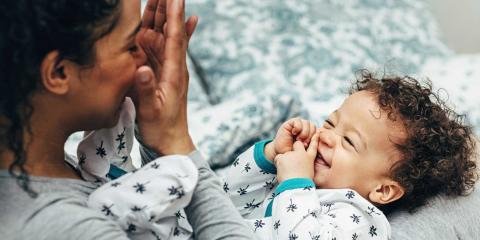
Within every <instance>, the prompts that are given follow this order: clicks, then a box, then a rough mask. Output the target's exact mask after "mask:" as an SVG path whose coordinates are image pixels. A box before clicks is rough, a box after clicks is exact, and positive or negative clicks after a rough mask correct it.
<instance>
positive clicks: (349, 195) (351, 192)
mask: <svg viewBox="0 0 480 240" xmlns="http://www.w3.org/2000/svg"><path fill="white" fill-rule="evenodd" d="M345 197H347V198H348V199H352V198H353V197H355V193H354V192H353V191H348V192H347V194H345Z"/></svg>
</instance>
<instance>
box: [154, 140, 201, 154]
mask: <svg viewBox="0 0 480 240" xmlns="http://www.w3.org/2000/svg"><path fill="white" fill-rule="evenodd" d="M153 150H154V151H155V152H157V153H158V154H160V155H177V154H178V155H188V154H190V153H191V152H193V151H195V150H196V147H195V144H193V141H192V138H190V137H187V138H182V139H174V140H173V141H170V142H169V144H167V146H162V147H155V148H153Z"/></svg>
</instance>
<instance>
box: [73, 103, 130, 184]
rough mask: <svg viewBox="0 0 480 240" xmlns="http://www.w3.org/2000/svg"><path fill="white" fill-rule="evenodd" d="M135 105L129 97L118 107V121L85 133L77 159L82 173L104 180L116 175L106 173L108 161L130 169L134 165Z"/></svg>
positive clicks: (124, 169)
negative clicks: (132, 153) (111, 125)
mask: <svg viewBox="0 0 480 240" xmlns="http://www.w3.org/2000/svg"><path fill="white" fill-rule="evenodd" d="M134 126H135V107H134V105H133V102H132V100H131V99H130V98H128V97H127V98H125V101H124V103H123V105H122V108H121V110H120V116H119V120H118V123H117V124H116V125H115V126H114V127H112V128H104V129H98V130H94V131H88V132H85V133H84V138H83V139H82V141H81V142H80V143H79V144H78V148H77V159H78V166H79V169H80V171H81V173H82V176H83V177H84V178H85V179H86V180H89V181H95V180H100V181H101V182H107V181H109V180H110V179H114V178H116V177H118V176H107V177H106V175H107V174H109V173H110V172H111V171H109V170H111V165H113V166H114V167H116V168H119V169H121V170H122V172H130V171H132V170H134V169H135V167H134V166H133V163H132V159H131V157H130V153H131V151H132V146H133V140H134Z"/></svg>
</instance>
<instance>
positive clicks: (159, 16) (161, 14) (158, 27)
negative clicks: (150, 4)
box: [153, 0, 167, 33]
mask: <svg viewBox="0 0 480 240" xmlns="http://www.w3.org/2000/svg"><path fill="white" fill-rule="evenodd" d="M166 17H167V2H166V1H165V0H160V1H159V2H158V4H157V8H156V10H155V20H154V26H153V30H155V32H159V33H163V25H164V24H165V20H166Z"/></svg>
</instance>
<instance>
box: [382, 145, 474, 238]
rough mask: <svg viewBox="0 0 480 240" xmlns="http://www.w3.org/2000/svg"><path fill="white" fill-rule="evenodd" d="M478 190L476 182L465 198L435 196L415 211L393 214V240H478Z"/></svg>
mask: <svg viewBox="0 0 480 240" xmlns="http://www.w3.org/2000/svg"><path fill="white" fill-rule="evenodd" d="M478 144H479V142H478V141H477V155H476V159H477V164H480V146H479V145H478ZM479 206H480V191H479V187H478V183H477V184H476V187H475V189H474V191H473V192H472V193H471V194H470V195H467V196H465V197H456V198H451V197H447V196H437V197H435V198H433V199H431V200H430V201H429V205H426V206H423V207H422V208H420V209H419V210H418V211H416V212H415V213H413V214H410V213H408V212H406V211H400V212H395V213H393V214H392V215H391V216H389V217H388V219H389V221H390V225H391V227H392V239H394V240H396V239H402V240H410V239H411V240H417V239H436V240H451V239H478V236H479V235H480V225H479V224H478V216H479V215H480V208H479Z"/></svg>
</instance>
